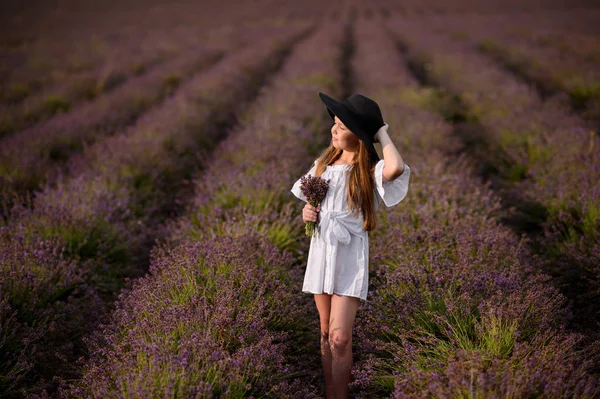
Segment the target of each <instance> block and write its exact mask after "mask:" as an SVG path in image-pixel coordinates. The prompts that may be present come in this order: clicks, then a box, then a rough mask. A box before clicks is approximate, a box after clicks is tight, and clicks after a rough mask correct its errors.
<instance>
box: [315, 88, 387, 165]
mask: <svg viewBox="0 0 600 399" xmlns="http://www.w3.org/2000/svg"><path fill="white" fill-rule="evenodd" d="M319 97H320V98H321V101H323V104H325V107H327V112H329V115H331V119H335V118H334V117H335V116H337V117H338V118H340V120H341V121H342V122H343V123H344V125H346V127H348V129H350V131H351V132H352V133H354V135H356V136H357V137H358V138H359V139H360V140H362V141H363V142H364V143H365V144H367V147H368V148H369V151H370V152H371V158H372V160H373V161H374V162H377V161H379V155H378V154H377V151H375V146H374V145H373V140H371V138H370V137H369V135H368V134H366V132H364V131H363V129H362V128H361V127H360V126H359V125H358V124H357V123H356V122H355V119H354V117H353V116H352V113H351V111H350V110H348V109H347V108H346V107H345V106H344V104H342V103H340V102H339V101H336V100H335V99H333V98H331V97H329V96H328V95H327V94H324V93H321V92H319Z"/></svg>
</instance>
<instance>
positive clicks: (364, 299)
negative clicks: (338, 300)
mask: <svg viewBox="0 0 600 399" xmlns="http://www.w3.org/2000/svg"><path fill="white" fill-rule="evenodd" d="M302 292H304V293H306V294H327V295H333V294H338V295H341V296H351V297H352V298H358V299H360V300H363V301H366V300H367V298H363V297H360V296H357V295H348V294H342V293H339V292H335V291H333V294H330V293H328V292H324V291H323V292H314V291H308V290H302Z"/></svg>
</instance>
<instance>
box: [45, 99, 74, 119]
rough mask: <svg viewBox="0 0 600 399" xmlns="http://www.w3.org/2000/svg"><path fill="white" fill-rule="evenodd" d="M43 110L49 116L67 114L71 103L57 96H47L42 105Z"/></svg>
mask: <svg viewBox="0 0 600 399" xmlns="http://www.w3.org/2000/svg"><path fill="white" fill-rule="evenodd" d="M42 107H43V109H44V110H45V111H46V112H48V113H50V114H51V115H54V114H57V113H59V112H67V111H69V110H70V109H71V102H70V101H69V100H67V99H65V98H62V97H60V96H58V95H49V96H48V97H46V99H45V100H44V102H43V104H42Z"/></svg>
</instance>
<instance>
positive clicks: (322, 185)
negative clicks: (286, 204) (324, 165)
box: [300, 175, 329, 237]
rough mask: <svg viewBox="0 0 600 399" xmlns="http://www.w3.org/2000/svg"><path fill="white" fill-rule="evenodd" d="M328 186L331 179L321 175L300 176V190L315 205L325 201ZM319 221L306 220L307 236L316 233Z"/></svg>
mask: <svg viewBox="0 0 600 399" xmlns="http://www.w3.org/2000/svg"><path fill="white" fill-rule="evenodd" d="M328 188H329V180H325V179H322V178H320V177H319V176H311V175H306V176H302V177H301V178H300V190H301V191H302V194H304V196H305V197H306V199H307V200H308V203H309V204H311V205H312V206H314V207H317V206H319V204H320V203H321V201H323V199H324V198H325V195H326V194H327V189H328ZM318 223H319V222H318V221H317V222H310V221H309V222H306V236H307V237H312V236H313V235H314V234H315V231H316V230H317V226H318Z"/></svg>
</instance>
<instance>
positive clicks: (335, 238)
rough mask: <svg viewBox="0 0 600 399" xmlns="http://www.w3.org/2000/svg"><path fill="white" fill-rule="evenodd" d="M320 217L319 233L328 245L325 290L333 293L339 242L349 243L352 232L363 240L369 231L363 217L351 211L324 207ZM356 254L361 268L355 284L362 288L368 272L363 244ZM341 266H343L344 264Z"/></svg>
mask: <svg viewBox="0 0 600 399" xmlns="http://www.w3.org/2000/svg"><path fill="white" fill-rule="evenodd" d="M319 218H320V221H319V234H320V235H321V238H322V240H323V241H324V242H325V246H326V247H327V256H326V263H325V268H326V273H325V276H324V282H323V285H324V287H323V291H324V292H327V293H328V294H333V290H334V276H335V269H336V259H337V251H338V242H339V243H342V244H349V243H350V239H351V236H350V234H354V235H356V236H358V237H360V239H361V240H364V239H365V238H366V237H367V232H366V231H364V230H363V219H362V218H361V217H357V216H356V215H354V214H353V213H352V212H351V211H326V210H323V209H322V210H321V211H320V212H319ZM356 255H357V257H358V259H357V261H358V266H359V270H357V275H356V280H355V282H354V284H355V286H357V287H359V288H360V287H361V286H362V281H363V278H364V274H365V273H366V271H365V268H366V260H365V256H364V246H363V245H361V246H360V249H359V251H358V253H357V254H356ZM341 266H342V267H343V266H344V265H341ZM349 266H350V265H349Z"/></svg>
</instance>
